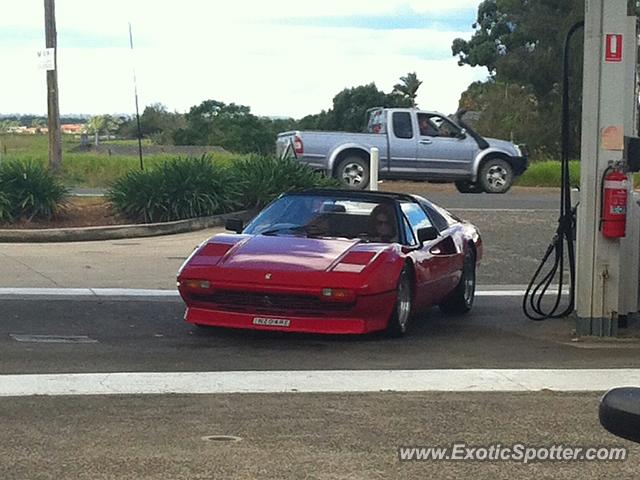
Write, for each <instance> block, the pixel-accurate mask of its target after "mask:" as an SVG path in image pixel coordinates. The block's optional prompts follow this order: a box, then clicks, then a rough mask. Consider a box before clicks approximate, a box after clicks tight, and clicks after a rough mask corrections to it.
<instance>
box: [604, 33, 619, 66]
mask: <svg viewBox="0 0 640 480" xmlns="http://www.w3.org/2000/svg"><path fill="white" fill-rule="evenodd" d="M604 51H605V54H604V60H605V61H606V62H621V61H622V35H620V34H619V33H607V37H606V41H605V48H604Z"/></svg>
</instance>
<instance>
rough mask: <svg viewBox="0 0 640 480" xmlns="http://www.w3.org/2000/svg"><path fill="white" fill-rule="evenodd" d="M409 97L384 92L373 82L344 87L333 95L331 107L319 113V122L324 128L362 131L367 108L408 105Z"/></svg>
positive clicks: (409, 102)
mask: <svg viewBox="0 0 640 480" xmlns="http://www.w3.org/2000/svg"><path fill="white" fill-rule="evenodd" d="M411 105H412V102H411V99H409V98H408V97H404V96H402V95H399V94H397V93H390V94H387V93H384V92H383V91H382V90H378V87H376V85H375V83H369V84H368V85H360V86H358V87H353V88H345V89H344V90H342V91H341V92H340V93H338V94H337V95H336V96H335V97H333V108H332V109H330V110H329V111H327V112H326V115H324V116H323V115H322V114H320V115H321V116H320V118H319V119H318V120H319V123H320V124H321V128H323V129H326V130H341V131H345V132H362V131H363V130H364V127H365V125H366V115H367V110H369V109H370V108H373V107H410V106H411Z"/></svg>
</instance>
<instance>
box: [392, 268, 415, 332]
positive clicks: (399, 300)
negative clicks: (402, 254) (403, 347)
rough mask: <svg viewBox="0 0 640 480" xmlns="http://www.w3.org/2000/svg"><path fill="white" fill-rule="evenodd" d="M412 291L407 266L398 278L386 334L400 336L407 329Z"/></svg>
mask: <svg viewBox="0 0 640 480" xmlns="http://www.w3.org/2000/svg"><path fill="white" fill-rule="evenodd" d="M412 302H413V293H412V289H411V274H410V273H409V269H408V268H406V267H405V268H404V269H403V270H402V272H401V273H400V278H398V286H397V287H396V304H395V306H394V308H393V312H392V313H391V317H390V318H389V323H388V324H387V335H389V336H390V337H402V336H403V335H404V334H405V333H407V330H408V329H409V321H410V319H411V310H412V306H413V304H412Z"/></svg>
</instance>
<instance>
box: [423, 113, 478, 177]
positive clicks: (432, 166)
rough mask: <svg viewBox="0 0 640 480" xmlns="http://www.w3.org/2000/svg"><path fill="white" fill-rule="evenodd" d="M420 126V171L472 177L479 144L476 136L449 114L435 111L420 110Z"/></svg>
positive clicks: (436, 175) (435, 174)
mask: <svg viewBox="0 0 640 480" xmlns="http://www.w3.org/2000/svg"><path fill="white" fill-rule="evenodd" d="M418 126H419V128H420V132H419V133H420V136H419V138H420V140H419V141H418V146H417V152H416V157H417V158H416V162H415V165H416V168H417V170H418V172H420V173H424V174H425V176H426V177H427V178H434V179H439V178H442V179H454V178H458V177H460V178H464V177H468V176H469V174H470V173H471V170H472V169H471V164H472V161H473V158H474V154H475V150H476V149H477V148H478V146H477V144H476V142H475V140H474V139H473V138H471V136H469V135H467V134H465V133H464V131H463V130H462V129H461V128H460V127H458V126H457V125H456V124H454V123H453V122H452V121H451V120H449V119H448V118H446V117H444V116H442V115H438V114H434V113H426V112H420V113H418Z"/></svg>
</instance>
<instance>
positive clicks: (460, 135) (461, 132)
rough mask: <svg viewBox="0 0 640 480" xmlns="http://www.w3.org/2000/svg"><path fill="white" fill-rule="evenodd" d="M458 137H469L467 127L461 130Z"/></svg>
mask: <svg viewBox="0 0 640 480" xmlns="http://www.w3.org/2000/svg"><path fill="white" fill-rule="evenodd" d="M458 138H459V139H460V140H462V139H464V138H467V129H466V128H463V129H462V130H460V133H459V134H458Z"/></svg>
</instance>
